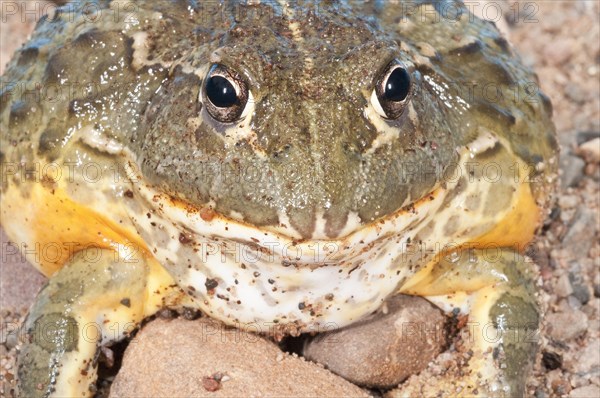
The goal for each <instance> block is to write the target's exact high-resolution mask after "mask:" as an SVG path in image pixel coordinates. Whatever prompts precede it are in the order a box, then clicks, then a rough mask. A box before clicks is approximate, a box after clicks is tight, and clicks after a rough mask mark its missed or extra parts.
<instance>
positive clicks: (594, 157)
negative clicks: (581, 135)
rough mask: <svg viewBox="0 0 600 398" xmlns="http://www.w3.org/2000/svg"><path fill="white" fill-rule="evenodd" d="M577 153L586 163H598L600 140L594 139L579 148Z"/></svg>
mask: <svg viewBox="0 0 600 398" xmlns="http://www.w3.org/2000/svg"><path fill="white" fill-rule="evenodd" d="M579 153H580V154H581V156H582V157H583V158H584V159H585V160H586V161H587V162H588V163H599V162H600V138H594V139H593V140H590V141H587V142H585V143H583V144H581V145H580V146H579Z"/></svg>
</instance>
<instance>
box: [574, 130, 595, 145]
mask: <svg viewBox="0 0 600 398" xmlns="http://www.w3.org/2000/svg"><path fill="white" fill-rule="evenodd" d="M594 138H600V131H580V132H578V133H577V135H576V140H577V145H578V146H580V145H581V144H583V143H585V142H588V141H591V140H593V139H594Z"/></svg>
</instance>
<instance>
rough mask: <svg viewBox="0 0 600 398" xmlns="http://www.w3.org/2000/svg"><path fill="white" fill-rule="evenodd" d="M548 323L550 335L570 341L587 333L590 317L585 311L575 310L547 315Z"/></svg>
mask: <svg viewBox="0 0 600 398" xmlns="http://www.w3.org/2000/svg"><path fill="white" fill-rule="evenodd" d="M546 325H547V327H548V332H549V334H550V337H552V338H553V339H555V340H560V341H568V340H571V339H574V338H576V337H579V336H581V335H582V334H583V333H585V331H586V330H587V327H588V319H587V316H586V315H585V314H584V313H583V312H581V311H579V310H573V311H570V312H562V313H554V314H550V315H548V316H546Z"/></svg>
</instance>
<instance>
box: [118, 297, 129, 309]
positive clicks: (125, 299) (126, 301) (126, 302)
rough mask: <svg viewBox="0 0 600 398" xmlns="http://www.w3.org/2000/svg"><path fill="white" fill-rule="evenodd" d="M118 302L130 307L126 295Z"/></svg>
mask: <svg viewBox="0 0 600 398" xmlns="http://www.w3.org/2000/svg"><path fill="white" fill-rule="evenodd" d="M119 303H121V304H122V305H124V306H125V307H127V308H130V307H131V300H130V299H129V298H127V297H126V298H124V299H121V301H119Z"/></svg>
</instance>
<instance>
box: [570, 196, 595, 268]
mask: <svg viewBox="0 0 600 398" xmlns="http://www.w3.org/2000/svg"><path fill="white" fill-rule="evenodd" d="M595 224H596V214H595V212H594V211H593V210H590V209H588V208H586V207H580V208H579V209H578V214H577V215H576V217H575V220H574V221H573V224H572V225H571V226H570V228H569V230H568V231H567V233H566V234H565V236H564V238H563V239H562V243H563V246H564V248H565V249H567V250H568V251H569V252H570V253H571V255H572V256H573V258H579V257H581V256H587V255H588V253H589V251H590V248H591V247H592V243H593V239H590V231H594V230H595V228H596V225H595Z"/></svg>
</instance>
